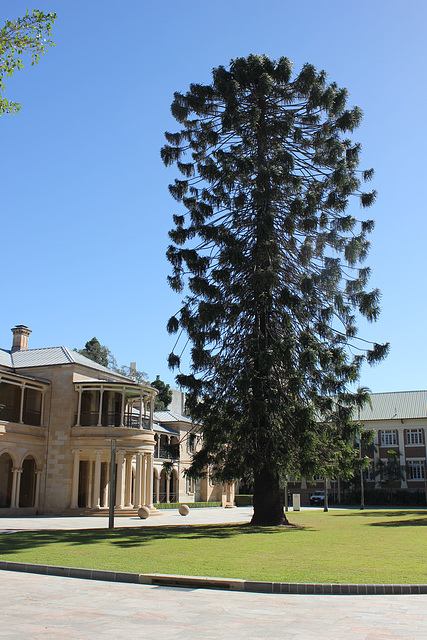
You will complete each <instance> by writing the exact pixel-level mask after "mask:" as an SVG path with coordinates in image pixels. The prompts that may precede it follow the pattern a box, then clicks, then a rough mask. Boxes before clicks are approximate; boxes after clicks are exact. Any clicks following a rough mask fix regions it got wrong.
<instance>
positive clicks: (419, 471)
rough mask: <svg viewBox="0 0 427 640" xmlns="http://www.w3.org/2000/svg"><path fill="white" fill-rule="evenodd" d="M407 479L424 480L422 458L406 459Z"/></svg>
mask: <svg viewBox="0 0 427 640" xmlns="http://www.w3.org/2000/svg"><path fill="white" fill-rule="evenodd" d="M407 464H408V480H424V478H425V473H424V471H425V467H424V465H425V462H424V460H409V461H408V463H407Z"/></svg>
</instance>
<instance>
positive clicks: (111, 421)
mask: <svg viewBox="0 0 427 640" xmlns="http://www.w3.org/2000/svg"><path fill="white" fill-rule="evenodd" d="M121 419H122V414H121V413H120V412H119V411H103V412H102V413H101V426H102V427H120V426H121ZM139 420H140V418H139V416H135V415H132V414H128V413H125V414H124V416H123V426H124V427H128V428H129V429H139ZM98 421H99V412H98V411H82V412H81V414H80V424H79V426H80V427H97V426H98ZM74 424H77V413H76V414H75V416H74ZM141 427H142V429H149V428H150V421H149V419H148V418H142V423H141Z"/></svg>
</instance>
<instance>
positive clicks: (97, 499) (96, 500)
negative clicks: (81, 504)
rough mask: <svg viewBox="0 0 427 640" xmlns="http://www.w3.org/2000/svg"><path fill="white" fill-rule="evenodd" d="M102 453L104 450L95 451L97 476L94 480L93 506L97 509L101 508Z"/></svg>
mask: <svg viewBox="0 0 427 640" xmlns="http://www.w3.org/2000/svg"><path fill="white" fill-rule="evenodd" d="M101 455H102V451H101V450H100V449H97V450H96V451H95V477H94V481H93V499H92V506H94V507H95V509H100V508H101Z"/></svg>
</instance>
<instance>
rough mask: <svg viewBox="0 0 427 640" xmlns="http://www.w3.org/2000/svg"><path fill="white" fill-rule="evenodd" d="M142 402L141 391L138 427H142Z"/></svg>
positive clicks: (140, 395)
mask: <svg viewBox="0 0 427 640" xmlns="http://www.w3.org/2000/svg"><path fill="white" fill-rule="evenodd" d="M142 403H143V399H142V391H141V392H140V394H139V423H138V425H139V428H140V429H142Z"/></svg>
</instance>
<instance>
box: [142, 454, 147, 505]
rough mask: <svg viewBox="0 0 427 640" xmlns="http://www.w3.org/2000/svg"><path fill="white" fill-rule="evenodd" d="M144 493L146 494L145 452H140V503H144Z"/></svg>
mask: <svg viewBox="0 0 427 640" xmlns="http://www.w3.org/2000/svg"><path fill="white" fill-rule="evenodd" d="M146 494H147V456H146V454H145V453H143V454H142V464H141V505H144V506H145V504H146Z"/></svg>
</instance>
